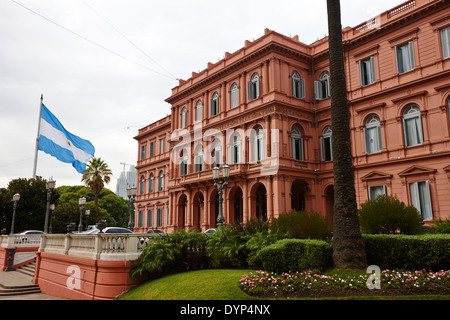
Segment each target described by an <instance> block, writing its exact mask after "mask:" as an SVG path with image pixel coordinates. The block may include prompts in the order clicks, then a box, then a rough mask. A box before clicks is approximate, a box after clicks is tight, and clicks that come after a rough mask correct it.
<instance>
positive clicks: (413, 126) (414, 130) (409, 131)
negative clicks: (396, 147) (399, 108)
mask: <svg viewBox="0 0 450 320" xmlns="http://www.w3.org/2000/svg"><path fill="white" fill-rule="evenodd" d="M403 130H404V134H405V146H406V147H411V146H416V145H419V144H422V143H423V131H422V116H421V114H420V108H419V106H417V105H416V104H411V105H409V106H408V107H406V108H405V111H403Z"/></svg>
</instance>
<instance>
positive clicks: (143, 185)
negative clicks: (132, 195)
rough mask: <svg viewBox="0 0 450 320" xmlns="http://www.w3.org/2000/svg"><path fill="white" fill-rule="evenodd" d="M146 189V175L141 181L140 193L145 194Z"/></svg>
mask: <svg viewBox="0 0 450 320" xmlns="http://www.w3.org/2000/svg"><path fill="white" fill-rule="evenodd" d="M144 191H145V177H144V176H142V177H141V181H140V182H139V194H140V195H143V194H144Z"/></svg>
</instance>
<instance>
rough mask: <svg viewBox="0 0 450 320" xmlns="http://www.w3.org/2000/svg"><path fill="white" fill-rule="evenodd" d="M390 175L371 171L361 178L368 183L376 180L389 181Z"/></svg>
mask: <svg viewBox="0 0 450 320" xmlns="http://www.w3.org/2000/svg"><path fill="white" fill-rule="evenodd" d="M391 178H392V174H386V173H383V172H379V171H372V172H370V173H368V174H366V175H365V176H364V177H362V178H361V180H362V181H368V180H376V179H391Z"/></svg>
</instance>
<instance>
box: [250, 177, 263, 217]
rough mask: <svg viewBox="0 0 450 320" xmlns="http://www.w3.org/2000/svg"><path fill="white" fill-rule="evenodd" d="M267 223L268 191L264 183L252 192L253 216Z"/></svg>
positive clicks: (259, 183)
mask: <svg viewBox="0 0 450 320" xmlns="http://www.w3.org/2000/svg"><path fill="white" fill-rule="evenodd" d="M250 218H256V219H257V220H263V221H267V190H266V187H265V186H264V184H263V183H261V182H258V183H256V184H255V185H254V186H253V188H252V191H251V216H250Z"/></svg>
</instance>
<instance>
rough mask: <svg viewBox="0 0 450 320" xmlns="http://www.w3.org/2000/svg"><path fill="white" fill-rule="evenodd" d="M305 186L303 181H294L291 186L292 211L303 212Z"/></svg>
mask: <svg viewBox="0 0 450 320" xmlns="http://www.w3.org/2000/svg"><path fill="white" fill-rule="evenodd" d="M307 191H308V190H307V185H306V182H305V181H304V180H300V179H295V180H294V181H293V182H292V186H291V208H292V210H296V211H302V210H305V193H306V192H307Z"/></svg>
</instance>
